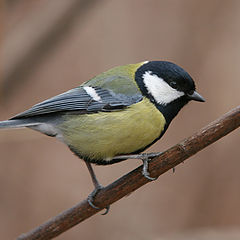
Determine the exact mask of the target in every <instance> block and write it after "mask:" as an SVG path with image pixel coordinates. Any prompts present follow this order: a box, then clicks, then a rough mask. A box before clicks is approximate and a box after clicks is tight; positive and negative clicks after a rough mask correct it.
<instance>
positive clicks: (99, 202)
mask: <svg viewBox="0 0 240 240" xmlns="http://www.w3.org/2000/svg"><path fill="white" fill-rule="evenodd" d="M239 126H240V106H238V107H236V108H234V109H233V110H231V111H230V112H228V113H226V114H225V115H223V116H222V117H220V118H219V119H217V120H216V121H214V122H212V123H210V124H209V125H207V126H206V127H204V128H202V129H201V130H199V131H198V132H197V133H195V134H194V135H192V136H191V137H189V138H187V139H185V140H183V141H182V142H180V143H178V144H177V145H175V146H173V147H171V148H170V149H168V150H167V151H165V152H163V153H162V154H161V155H160V156H159V157H157V158H154V159H153V160H152V161H151V162H150V164H149V170H150V173H151V176H152V177H159V176H160V175H161V174H163V173H165V172H166V171H168V170H169V169H171V168H173V167H175V166H176V165H178V164H180V163H182V162H183V161H184V160H186V159H187V158H189V157H190V156H192V155H194V154H195V153H197V152H199V151H200V150H202V149H203V148H205V147H207V146H208V145H210V144H212V143H214V142H215V141H217V140H218V139H220V138H222V137H224V136H225V135H227V134H228V133H230V132H231V131H233V130H234V129H237V128H238V127H239ZM148 182H149V181H148V180H147V179H146V178H144V177H143V175H142V166H140V167H138V168H136V169H135V170H133V171H132V172H130V173H128V174H126V175H125V176H123V177H121V178H119V179H118V180H117V181H115V182H113V183H112V184H110V185H108V186H107V187H105V188H104V189H103V190H101V191H100V192H99V194H98V195H97V196H96V199H95V202H94V204H96V206H100V207H102V208H104V207H105V206H108V205H110V204H112V203H114V202H116V201H118V200H119V199H121V198H123V197H124V196H126V195H128V194H129V193H131V192H133V191H135V190H136V189H138V188H140V187H141V186H143V185H144V184H146V183H148ZM99 211H100V210H96V209H93V208H92V207H91V206H89V204H88V202H87V200H84V201H82V202H80V203H78V204H77V205H75V206H74V207H72V208H70V209H68V210H66V211H64V212H62V213H60V214H59V215H58V216H56V217H53V218H52V219H50V220H49V221H47V222H45V223H44V224H42V225H41V226H39V227H37V228H35V229H33V230H32V231H30V232H28V233H26V234H22V235H21V236H19V237H18V240H20V239H21V240H23V239H24V240H26V239H44V240H46V239H52V238H54V237H56V236H58V235H59V234H61V233H63V232H65V231H67V230H68V229H70V228H71V227H73V226H75V225H76V224H78V223H80V222H82V221H84V220H85V219H87V218H89V217H91V216H92V215H94V214H96V213H97V212H99Z"/></svg>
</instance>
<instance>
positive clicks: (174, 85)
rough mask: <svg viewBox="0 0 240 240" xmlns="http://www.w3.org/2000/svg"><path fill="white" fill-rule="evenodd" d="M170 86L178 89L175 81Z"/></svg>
mask: <svg viewBox="0 0 240 240" xmlns="http://www.w3.org/2000/svg"><path fill="white" fill-rule="evenodd" d="M169 85H170V86H171V87H172V88H177V83H176V82H175V81H172V82H170V83H169Z"/></svg>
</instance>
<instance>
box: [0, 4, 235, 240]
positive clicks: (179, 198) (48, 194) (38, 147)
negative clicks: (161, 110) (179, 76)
mask: <svg viewBox="0 0 240 240" xmlns="http://www.w3.org/2000/svg"><path fill="white" fill-rule="evenodd" d="M0 4H1V5H0V15H1V18H0V22H1V28H0V38H1V41H0V51H1V53H0V54H1V62H2V63H3V64H1V74H0V76H1V78H0V102H1V104H0V119H1V120H4V119H7V118H9V117H11V116H13V115H14V114H16V113H18V112H21V111H23V110H25V109H26V108H29V107H30V106H31V105H33V104H35V103H38V102H39V101H42V100H44V99H46V98H48V97H51V96H54V95H56V94H58V93H61V92H63V91H66V90H68V89H71V88H73V87H75V86H77V85H79V84H80V83H82V82H83V81H86V80H88V79H90V78H91V77H93V76H95V75H96V74H99V73H101V72H103V71H105V70H107V69H109V68H111V67H113V66H116V65H122V64H128V63H135V62H140V61H144V60H160V59H164V60H169V61H173V62H175V63H177V64H179V65H180V66H182V67H183V68H185V69H186V70H187V71H188V72H189V73H190V74H191V75H192V76H193V78H194V79H195V81H196V84H197V89H198V91H199V92H200V93H201V94H202V95H203V96H204V97H205V98H206V100H207V102H206V103H204V104H200V103H196V102H193V103H190V104H189V105H188V106H187V107H186V108H185V109H184V110H182V111H181V113H180V114H179V115H178V117H177V118H176V119H175V121H173V123H172V124H171V127H170V128H169V130H168V131H167V133H166V134H165V136H164V137H163V138H162V140H161V141H160V142H158V143H157V144H155V145H154V146H153V147H151V149H149V151H162V150H164V149H167V148H168V147H170V146H171V145H173V144H175V143H177V142H178V141H180V140H182V139H183V138H185V137H187V136H189V135H191V134H192V133H194V132H195V131H196V130H198V129H199V128H201V127H203V126H204V125H206V124H207V123H209V122H211V121H212V120H214V119H216V118H217V117H219V116H220V115H222V114H224V113H225V112H227V111H229V110H230V109H231V108H233V107H235V106H237V105H238V104H239V102H240V101H239V100H240V96H239V88H240V81H239V79H240V77H239V76H240V67H239V62H240V26H239V23H240V1H238V0H235V1H234V0H229V1H225V0H211V1H203V0H201V1H200V0H194V1H192V0H169V1H167V0H165V1H164V0H148V1H147V0H122V1H118V0H114V1H110V0H102V1H97V0H51V1H47V0H41V1H34V0H21V1H20V0H6V1H5V2H3V1H2V2H1V3H0ZM239 143H240V135H239V130H236V131H234V132H233V133H231V134H230V135H228V136H227V137H225V138H223V139H221V140H220V141H218V142H217V143H215V144H214V145H211V146H210V147H208V148H207V149H205V150H204V151H202V152H200V153H199V154H197V155H196V156H194V157H192V158H191V160H189V161H186V162H185V164H182V165H180V166H178V167H177V168H176V172H175V173H174V174H173V173H172V172H171V171H169V172H168V173H166V174H164V175H163V176H161V177H160V178H159V180H158V181H156V182H154V183H151V184H148V185H146V186H144V187H143V188H141V189H140V190H138V191H136V192H135V193H133V194H131V195H130V196H128V197H126V198H124V199H122V200H121V201H119V202H117V203H116V204H114V205H113V206H112V207H111V211H110V213H109V214H108V215H107V216H101V215H100V214H98V215H96V216H93V217H92V218H91V219H89V220H87V221H85V222H83V223H82V224H80V225H78V226H76V227H74V228H73V229H71V230H69V231H68V232H66V233H64V234H63V235H61V236H59V237H58V239H70V240H75V239H98V240H102V239H121V240H124V239H126V240H128V239H240V187H239V181H240V175H239V169H240V161H239V160H240V157H239V155H240V150H239V146H240V144H239ZM139 165H140V162H139V161H136V160H131V161H125V162H122V163H119V164H115V165H113V166H106V167H95V169H96V173H97V175H98V178H99V180H100V181H101V182H102V184H104V185H106V184H109V183H110V182H112V181H114V180H116V179H117V178H118V177H120V176H122V175H123V174H125V173H127V172H128V171H130V170H132V169H134V168H135V167H137V166H139ZM92 188H93V187H92V183H91V180H90V176H89V173H88V171H87V169H86V167H85V165H84V164H83V162H82V161H81V160H79V159H78V158H76V157H75V156H74V155H73V154H72V153H71V152H70V151H69V150H68V149H67V147H66V146H64V145H63V144H62V143H60V142H58V141H56V140H54V139H52V138H49V137H46V136H44V135H41V134H39V133H37V132H34V131H31V130H28V129H23V130H9V131H5V130H3V131H1V132H0V192H1V194H0V238H1V239H14V238H16V236H18V235H19V234H20V233H22V232H26V231H28V230H30V229H31V228H33V227H36V226H37V225H39V224H41V223H42V222H44V221H46V220H47V219H49V218H50V217H52V216H54V215H56V214H58V213H59V212H61V211H63V210H65V209H67V208H69V207H71V206H73V205H74V204H76V203H77V202H79V201H81V200H82V199H84V198H86V196H87V195H88V194H89V193H90V192H91V191H92Z"/></svg>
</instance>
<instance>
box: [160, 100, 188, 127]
mask: <svg viewBox="0 0 240 240" xmlns="http://www.w3.org/2000/svg"><path fill="white" fill-rule="evenodd" d="M188 102H189V101H188V100H187V99H183V98H179V99H177V100H175V101H173V102H171V103H169V104H167V105H160V104H157V105H156V107H157V108H158V110H159V111H160V112H161V113H162V114H163V116H164V118H165V120H166V127H168V126H169V124H170V123H171V121H172V120H173V118H175V117H176V115H177V114H178V112H179V111H180V110H181V109H182V108H183V107H184V106H185V105H186V104H187V103H188Z"/></svg>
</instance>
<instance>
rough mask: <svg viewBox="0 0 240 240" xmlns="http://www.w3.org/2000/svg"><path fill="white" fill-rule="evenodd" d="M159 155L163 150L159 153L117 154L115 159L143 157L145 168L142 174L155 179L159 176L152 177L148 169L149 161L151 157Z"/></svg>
mask: <svg viewBox="0 0 240 240" xmlns="http://www.w3.org/2000/svg"><path fill="white" fill-rule="evenodd" d="M159 155H161V152H157V153H142V154H136V155H121V156H116V157H114V158H113V159H116V160H118V159H119V160H126V159H129V158H132V159H141V160H142V162H143V170H142V174H143V176H144V177H145V178H147V179H148V180H150V181H154V180H156V179H157V178H152V177H150V173H149V171H148V163H149V162H150V161H151V159H153V158H155V157H158V156H159Z"/></svg>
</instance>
